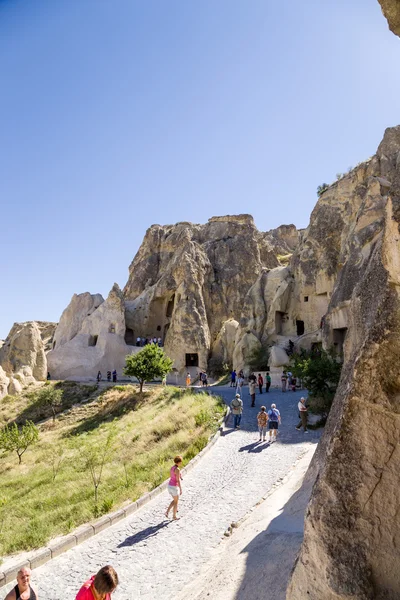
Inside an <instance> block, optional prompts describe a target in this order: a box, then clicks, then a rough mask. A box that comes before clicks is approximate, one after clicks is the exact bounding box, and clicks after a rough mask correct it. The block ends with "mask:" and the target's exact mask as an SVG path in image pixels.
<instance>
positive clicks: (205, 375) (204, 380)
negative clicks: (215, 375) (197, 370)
mask: <svg viewBox="0 0 400 600" xmlns="http://www.w3.org/2000/svg"><path fill="white" fill-rule="evenodd" d="M202 384H203V387H207V386H208V379H207V373H206V372H205V371H204V372H203V379H202Z"/></svg>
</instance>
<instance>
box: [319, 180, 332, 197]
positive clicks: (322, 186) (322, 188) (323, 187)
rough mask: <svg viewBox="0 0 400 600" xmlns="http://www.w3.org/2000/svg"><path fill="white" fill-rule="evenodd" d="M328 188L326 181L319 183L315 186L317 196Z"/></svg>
mask: <svg viewBox="0 0 400 600" xmlns="http://www.w3.org/2000/svg"><path fill="white" fill-rule="evenodd" d="M328 188H329V185H328V184H327V183H322V184H321V185H319V186H318V187H317V195H318V198H320V197H321V196H322V194H323V193H324V192H326V190H327V189H328Z"/></svg>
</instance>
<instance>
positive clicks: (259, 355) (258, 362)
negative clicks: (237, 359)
mask: <svg viewBox="0 0 400 600" xmlns="http://www.w3.org/2000/svg"><path fill="white" fill-rule="evenodd" d="M247 364H248V365H249V367H250V368H251V369H252V370H253V371H267V370H268V368H269V347H268V346H266V345H261V346H260V347H259V348H255V349H254V350H253V352H252V353H251V354H250V355H249V358H248V359H247Z"/></svg>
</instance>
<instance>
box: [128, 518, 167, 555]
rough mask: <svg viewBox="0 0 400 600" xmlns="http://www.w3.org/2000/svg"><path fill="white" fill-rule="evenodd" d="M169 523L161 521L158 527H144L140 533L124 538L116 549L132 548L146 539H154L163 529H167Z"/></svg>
mask: <svg viewBox="0 0 400 600" xmlns="http://www.w3.org/2000/svg"><path fill="white" fill-rule="evenodd" d="M168 524H169V521H162V522H161V523H159V524H158V525H152V526H151V527H146V529H143V530H142V531H138V532H137V533H135V534H134V535H130V536H129V537H127V538H126V540H124V541H123V542H122V543H121V544H119V545H118V548H123V547H124V546H134V545H135V544H138V543H139V542H143V540H147V539H148V538H151V537H154V536H155V535H157V533H158V532H159V531H160V529H163V528H164V527H167V525H168Z"/></svg>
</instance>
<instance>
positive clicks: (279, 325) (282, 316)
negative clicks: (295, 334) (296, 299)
mask: <svg viewBox="0 0 400 600" xmlns="http://www.w3.org/2000/svg"><path fill="white" fill-rule="evenodd" d="M285 321H286V313H284V312H281V311H279V310H277V311H276V312H275V333H276V334H277V335H281V333H282V331H283V324H284V322H285Z"/></svg>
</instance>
